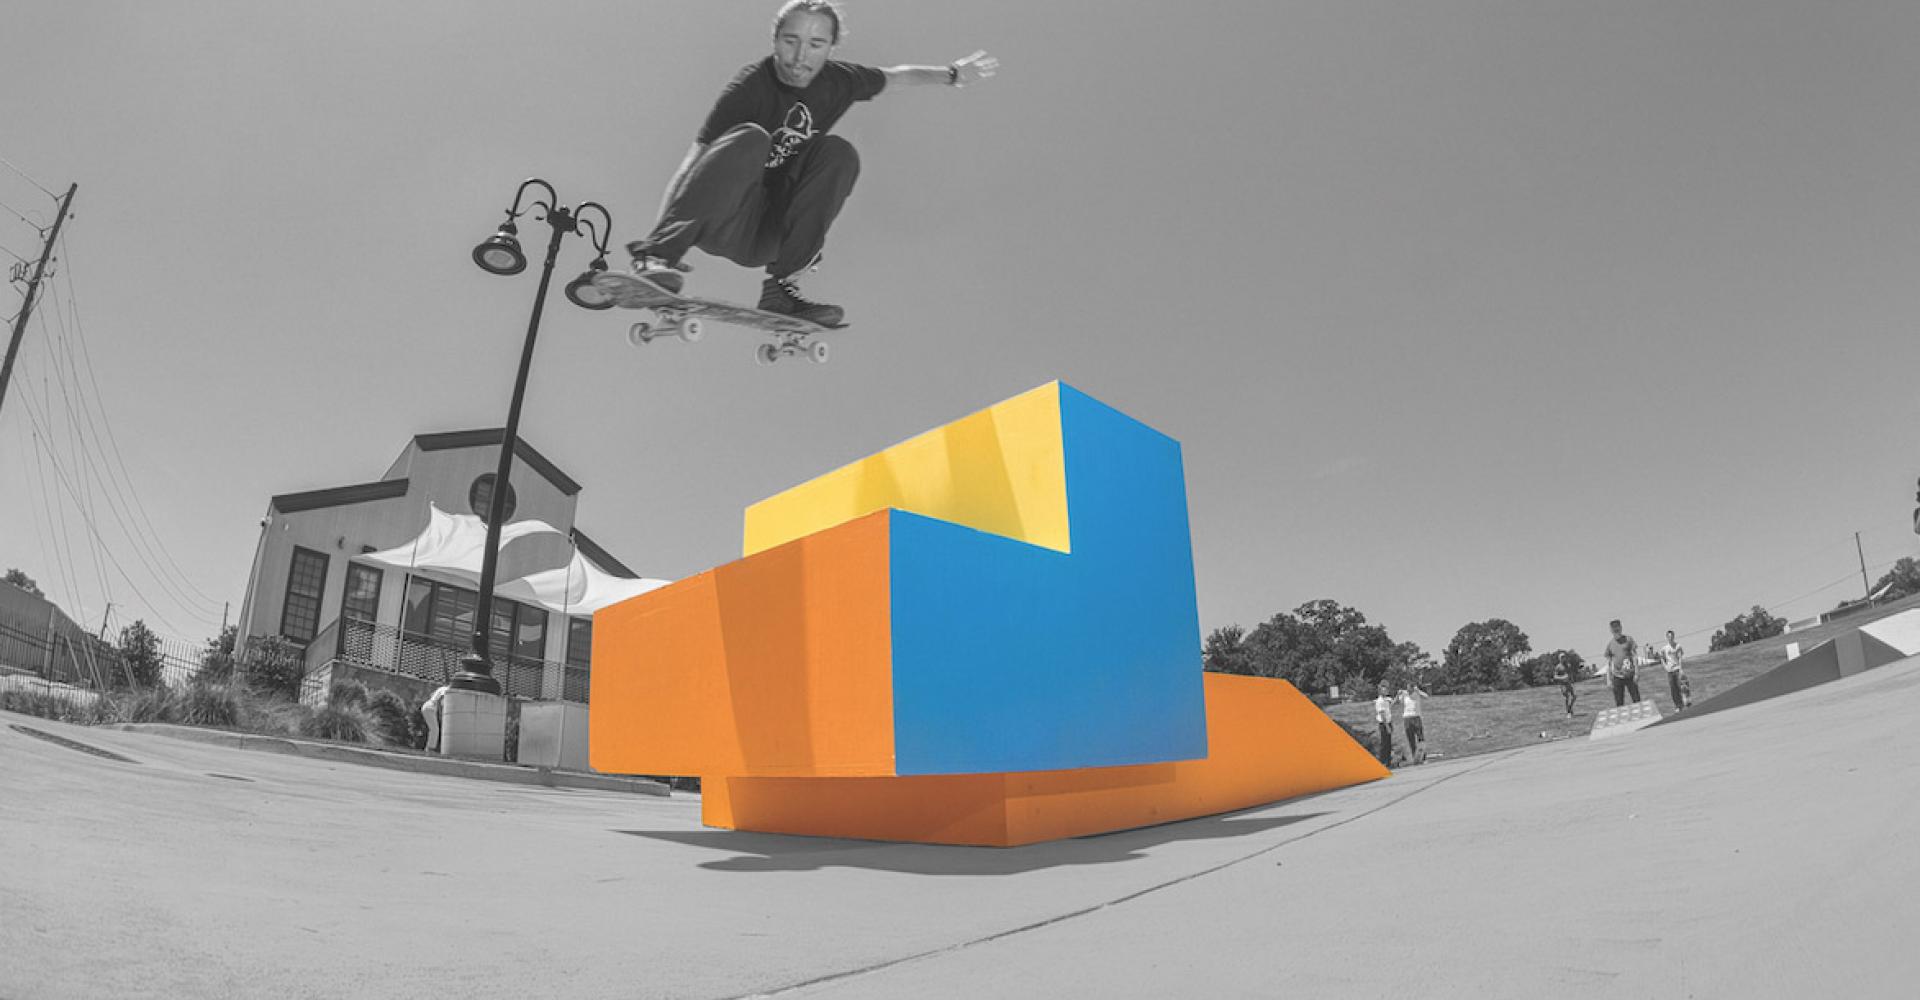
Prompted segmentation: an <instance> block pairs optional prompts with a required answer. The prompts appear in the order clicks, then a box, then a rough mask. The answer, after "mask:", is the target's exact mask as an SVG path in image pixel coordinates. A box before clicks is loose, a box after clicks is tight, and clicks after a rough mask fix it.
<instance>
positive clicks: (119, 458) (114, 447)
mask: <svg viewBox="0 0 1920 1000" xmlns="http://www.w3.org/2000/svg"><path fill="white" fill-rule="evenodd" d="M60 248H61V253H62V255H63V256H64V257H65V259H66V261H67V267H66V272H65V274H66V281H67V308H68V309H69V310H70V311H71V312H72V313H73V334H74V336H73V339H74V340H77V341H79V343H80V358H81V361H82V362H84V367H85V369H86V373H87V382H88V384H89V385H91V386H93V396H92V399H93V402H94V408H95V409H97V410H98V411H99V413H100V425H101V426H104V427H105V428H106V430H107V434H106V440H107V447H108V450H109V451H110V452H111V456H112V458H113V465H111V466H108V472H109V473H111V472H112V471H113V469H114V468H115V467H118V469H119V471H120V480H119V481H120V482H124V483H125V484H126V491H125V493H123V494H122V500H123V501H128V500H130V501H131V506H132V507H133V509H134V510H135V512H136V513H138V514H139V515H140V522H141V523H142V524H144V525H145V526H146V529H147V530H146V531H145V532H144V533H142V534H140V535H139V536H137V537H138V538H140V539H143V540H150V541H151V543H152V545H153V551H154V553H155V559H156V561H158V562H160V563H161V564H162V566H163V567H165V568H168V569H169V570H171V572H172V573H173V575H174V578H175V580H176V582H177V583H179V584H180V585H181V587H182V588H183V589H184V590H185V591H190V592H191V593H192V595H193V596H195V597H197V598H199V600H200V601H201V602H202V603H203V604H204V606H205V608H206V609H207V610H208V611H209V612H211V610H212V608H213V606H214V605H215V604H219V603H220V602H219V601H217V600H215V599H214V598H213V597H211V596H209V595H208V594H207V593H206V591H203V590H201V589H200V588H199V587H197V586H195V585H194V583H193V581H192V579H190V578H189V577H188V576H187V574H186V571H185V570H184V569H182V568H181V566H180V560H179V559H177V558H175V557H174V555H173V552H172V550H170V549H168V548H167V543H166V539H165V537H164V536H163V535H162V534H161V532H160V530H159V529H158V528H156V527H154V524H153V518H152V517H151V516H149V515H148V513H147V506H146V504H145V503H144V502H142V501H141V499H140V491H139V490H137V489H135V488H134V485H133V476H132V475H131V474H129V473H128V472H127V462H126V458H125V456H124V454H123V453H122V452H121V450H120V440H119V437H118V436H117V435H115V434H114V431H113V421H112V420H110V419H108V417H107V410H106V406H105V402H104V401H105V400H106V398H107V397H106V394H105V393H103V392H101V391H100V380H99V379H98V378H97V377H96V376H95V372H96V369H95V368H94V364H93V352H92V351H91V350H90V349H89V348H88V347H87V332H86V328H85V327H84V326H82V325H81V323H80V300H79V298H78V296H76V295H75V294H74V290H73V257H72V254H71V252H70V251H69V250H68V249H67V240H66V237H64V236H63V237H61V239H60ZM64 326H65V324H64V322H63V323H62V327H63V328H64ZM71 360H72V359H71V357H69V363H71ZM87 422H88V425H89V426H92V424H93V418H92V415H91V414H89V415H88V417H87ZM94 440H95V441H96V442H97V441H99V440H100V431H99V429H98V428H95V429H94ZM103 457H104V455H103ZM108 480H109V484H110V485H114V488H115V490H116V492H117V491H118V490H119V487H118V485H117V484H115V483H114V482H113V479H112V476H111V475H109V476H108Z"/></svg>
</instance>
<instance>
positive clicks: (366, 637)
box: [306, 619, 588, 704]
mask: <svg viewBox="0 0 1920 1000" xmlns="http://www.w3.org/2000/svg"><path fill="white" fill-rule="evenodd" d="M466 654H467V649H466V647H465V646H463V645H459V644H456V643H451V642H447V641H445V640H442V639H436V638H434V637H432V636H425V635H421V634H419V633H417V632H408V631H406V630H404V629H399V628H395V627H394V626H392V625H382V624H380V623H378V622H370V621H364V620H360V619H336V620H335V621H334V622H333V623H332V624H330V625H328V626H327V627H326V628H324V629H321V630H320V634H319V635H316V636H314V637H313V641H312V642H311V643H309V644H308V645H307V660H306V667H307V674H308V676H310V677H311V676H314V675H316V674H319V673H321V672H322V671H326V670H328V669H329V668H330V667H331V666H332V665H333V664H335V663H346V664H351V665H353V666H356V667H360V668H362V669H366V670H378V671H383V672H385V673H390V674H401V675H403V676H407V677H414V678H417V679H419V680H423V681H426V682H428V683H431V684H445V683H446V682H447V680H448V679H449V678H451V677H452V676H453V675H454V674H455V673H458V672H459V670H460V659H461V657H463V656H465V655H466ZM550 673H557V674H558V676H559V677H560V690H559V698H560V700H562V701H576V702H580V703H582V704H584V703H585V702H586V700H587V675H588V672H587V669H586V668H584V667H575V666H572V665H570V664H565V663H560V662H557V661H553V660H535V659H529V658H527V657H523V656H512V655H507V656H498V655H496V657H495V658H494V662H493V676H494V679H495V680H498V681H499V682H500V687H501V690H502V691H503V692H505V693H506V694H507V695H509V696H511V697H515V698H530V699H539V698H542V697H545V694H544V692H545V687H546V678H547V677H548V675H549V674H550Z"/></svg>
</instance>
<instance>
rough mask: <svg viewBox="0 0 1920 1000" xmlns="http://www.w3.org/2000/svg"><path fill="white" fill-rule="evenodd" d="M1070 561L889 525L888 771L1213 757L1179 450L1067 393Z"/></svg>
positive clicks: (1004, 543) (1007, 543)
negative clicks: (891, 744)
mask: <svg viewBox="0 0 1920 1000" xmlns="http://www.w3.org/2000/svg"><path fill="white" fill-rule="evenodd" d="M1060 422H1061V435H1062V439H1063V445H1064V457H1065V462H1066V485H1067V504H1068V515H1069V518H1070V523H1071V531H1072V543H1071V551H1070V552H1066V553H1062V552H1057V551H1053V550H1051V549H1047V548H1043V547H1039V546H1035V545H1030V544H1027V543H1024V542H1020V541H1015V540H1013V539H1009V538H1005V537H1002V536H999V535H994V534H989V533H986V532H982V531H977V530H975V529H972V528H967V527H963V526H960V525H956V524H952V523H948V522H945V521H940V520H935V519H932V518H927V517H922V516H920V515H916V514H910V513H905V512H900V511H896V512H894V513H893V514H892V515H891V516H892V519H893V524H892V542H891V547H892V553H891V596H892V602H893V607H892V622H893V700H894V740H895V747H896V762H895V763H896V773H898V774H902V775H908V774H969V773H984V772H994V771H1038V770H1057V769H1065V768H1078V767H1109V766H1116V765H1124V764H1149V763H1158V762H1163V761H1172V760H1192V759H1197V758H1200V757H1204V756H1206V754H1207V737H1206V712H1205V704H1204V701H1203V697H1202V684H1201V670H1200V623H1199V611H1198V606H1197V601H1196V597H1195V592H1194V582H1193V549H1192V542H1191V539H1190V536H1189V531H1188V524H1187V501H1186V483H1185V476H1184V472H1183V470H1182V466H1181V459H1180V445H1179V443H1178V442H1176V441H1174V440H1172V439H1171V438H1168V437H1167V436H1166V435H1163V434H1161V433H1159V432H1158V431H1155V430H1153V429H1152V428H1150V427H1147V426H1146V425H1145V424H1142V423H1140V422H1138V421H1136V420H1133V419H1132V418H1130V417H1128V416H1126V415H1125V414H1122V413H1120V412H1119V411H1117V410H1114V409H1113V408H1111V407H1108V406H1106V405H1105V404H1102V403H1100V402H1098V401H1097V400H1094V399H1093V398H1091V397H1089V396H1087V395H1085V394H1084V393H1081V392H1079V391H1078V390H1075V389H1073V388H1071V387H1070V386H1066V385H1064V384H1063V385H1061V386H1060Z"/></svg>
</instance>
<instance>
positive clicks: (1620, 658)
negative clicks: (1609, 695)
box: [1607, 618, 1640, 708]
mask: <svg viewBox="0 0 1920 1000" xmlns="http://www.w3.org/2000/svg"><path fill="white" fill-rule="evenodd" d="M1607 627H1608V628H1610V629H1612V630H1613V638H1612V639H1611V640H1609V641H1608V642H1607V674H1608V676H1609V677H1611V678H1612V679H1613V704H1614V707H1615V708H1618V707H1620V706H1622V705H1625V704H1626V703H1627V700H1626V696H1627V695H1629V694H1630V695H1633V701H1634V703H1635V704H1638V703H1639V702H1640V681H1639V673H1640V667H1639V652H1640V647H1639V646H1638V645H1636V644H1635V643H1634V641H1633V636H1630V635H1628V634H1626V633H1625V632H1623V631H1621V629H1620V619H1618V618H1615V619H1614V620H1612V621H1610V622H1608V623H1607Z"/></svg>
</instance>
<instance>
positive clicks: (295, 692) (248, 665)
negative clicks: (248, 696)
mask: <svg viewBox="0 0 1920 1000" xmlns="http://www.w3.org/2000/svg"><path fill="white" fill-rule="evenodd" d="M241 666H242V668H243V669H245V670H246V672H247V684H248V686H250V687H252V688H253V689H254V690H255V691H258V692H260V693H261V694H264V695H268V696H273V697H281V698H285V699H287V700H288V701H293V700H295V699H297V698H299V697H300V683H301V682H302V681H304V680H306V676H307V664H306V654H305V653H304V652H303V651H302V650H301V649H300V647H298V646H295V645H294V644H293V643H291V642H289V641H287V640H286V639H285V638H283V637H281V636H277V635H256V636H253V637H251V638H249V639H248V640H247V655H246V656H245V657H244V658H243V659H242V661H241Z"/></svg>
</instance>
